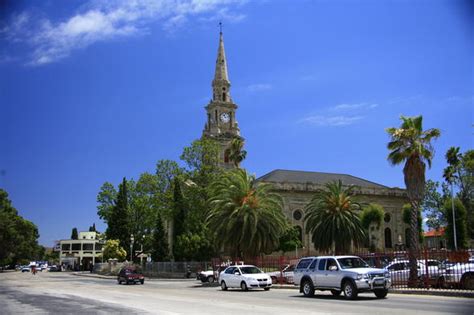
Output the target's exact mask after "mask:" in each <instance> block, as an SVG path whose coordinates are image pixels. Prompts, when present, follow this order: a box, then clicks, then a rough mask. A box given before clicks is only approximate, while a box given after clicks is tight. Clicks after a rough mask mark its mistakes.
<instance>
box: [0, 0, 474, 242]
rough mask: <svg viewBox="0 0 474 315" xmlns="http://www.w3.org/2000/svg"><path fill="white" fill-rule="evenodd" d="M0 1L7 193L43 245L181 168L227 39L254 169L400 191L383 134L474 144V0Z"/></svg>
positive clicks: (434, 173) (2, 162)
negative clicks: (146, 178)
mask: <svg viewBox="0 0 474 315" xmlns="http://www.w3.org/2000/svg"><path fill="white" fill-rule="evenodd" d="M2 3H3V4H1V5H0V119H1V124H0V132H1V134H2V135H3V139H4V141H2V146H1V150H0V170H3V171H2V172H0V187H2V188H4V189H6V190H7V191H8V193H9V194H10V198H11V199H12V201H13V204H14V206H15V207H16V208H17V209H18V210H19V211H20V214H21V215H23V216H24V217H25V218H27V219H29V220H32V221H33V222H35V223H36V224H37V225H38V226H39V230H40V234H41V237H40V242H41V243H42V244H44V245H47V246H51V245H52V244H53V241H54V240H56V239H61V238H68V237H69V236H70V232H71V229H72V228H73V227H77V228H78V229H79V230H83V229H87V228H88V227H89V226H90V225H91V224H92V223H93V222H95V223H96V224H97V226H98V228H99V229H100V230H105V225H104V224H103V223H102V222H101V221H100V220H99V218H98V217H97V215H96V212H97V210H96V206H97V204H96V196H97V192H98V190H99V187H100V186H101V185H102V183H104V182H105V181H110V182H112V183H114V184H117V183H118V182H119V181H120V180H121V178H122V177H123V176H126V177H127V178H135V179H137V178H138V176H139V175H140V174H141V173H143V172H145V171H148V172H154V169H155V164H156V162H157V161H158V160H159V159H174V160H178V159H179V155H180V153H181V151H182V148H183V147H184V146H186V145H189V144H190V143H191V141H193V140H194V139H196V138H199V137H200V136H201V132H202V129H203V127H204V123H205V119H206V115H205V110H204V106H205V105H206V104H207V102H208V101H209V99H210V96H211V80H212V77H213V71H214V65H215V58H216V53H217V45H218V26H217V24H218V22H219V21H220V20H222V22H223V24H224V40H225V47H226V55H227V61H228V65H229V76H230V79H231V83H232V88H231V93H232V96H233V99H234V101H235V102H236V103H237V104H238V105H239V109H238V112H237V120H238V122H239V125H240V129H241V133H242V135H243V136H244V137H245V138H246V149H247V151H248V157H247V160H246V161H245V163H244V167H246V168H247V169H248V170H249V171H250V172H252V173H255V174H256V175H257V176H261V175H264V174H265V173H267V172H269V171H271V170H273V169H277V168H279V169H294V170H308V171H323V172H334V173H347V174H351V175H355V176H359V177H363V178H366V179H368V180H371V181H375V182H378V183H381V184H384V185H387V186H397V187H403V186H404V183H403V176H402V167H401V166H399V167H392V166H390V165H389V164H388V162H387V161H386V156H387V149H386V143H387V141H388V137H387V135H386V133H385V131H384V128H386V127H390V126H398V125H399V116H400V115H401V114H403V115H408V116H412V115H419V114H422V115H423V117H424V127H425V128H434V127H435V128H439V129H441V132H442V137H441V138H440V139H439V140H438V141H436V142H435V149H436V155H435V158H434V161H433V167H432V169H431V170H429V171H428V173H427V177H428V178H430V179H434V180H440V179H441V173H442V169H443V168H444V167H445V161H444V153H445V152H446V150H447V149H448V148H449V147H450V146H460V147H461V150H462V151H465V150H467V149H472V148H473V127H472V125H473V108H474V106H473V105H474V92H473V87H474V82H473V81H474V78H473V70H474V67H473V52H474V47H473V38H474V37H473V35H474V34H473V29H474V25H473V21H474V19H473V17H474V15H473V12H474V9H473V5H472V2H468V1H436V0H431V1H401V0H400V1H388V0H387V1H368V0H367V1H356V0H352V1H349V0H348V1H305V0H300V1H283V0H281V1H239V0H227V1H225V0H222V1H221V0H206V1H197V0H195V1H190V0H182V1H161V0H157V1H145V0H137V1H133V2H132V1H115V2H112V3H111V2H107V3H106V2H104V1H42V2H40V1H6V2H2Z"/></svg>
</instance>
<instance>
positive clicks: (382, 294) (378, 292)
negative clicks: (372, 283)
mask: <svg viewBox="0 0 474 315" xmlns="http://www.w3.org/2000/svg"><path fill="white" fill-rule="evenodd" d="M374 293H375V296H376V297H377V298H379V299H383V298H384V297H386V296H387V293H388V290H387V289H380V290H375V291H374Z"/></svg>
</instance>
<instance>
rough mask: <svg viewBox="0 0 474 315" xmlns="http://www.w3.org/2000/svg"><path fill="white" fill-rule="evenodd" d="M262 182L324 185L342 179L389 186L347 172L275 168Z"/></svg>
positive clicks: (373, 186) (354, 182)
mask: <svg viewBox="0 0 474 315" xmlns="http://www.w3.org/2000/svg"><path fill="white" fill-rule="evenodd" d="M257 180H258V181H262V182H274V183H275V182H276V183H284V182H286V183H308V182H309V183H313V184H320V185H324V184H326V183H328V182H332V181H337V180H341V181H342V184H343V185H347V186H349V185H354V186H359V187H365V188H388V187H387V186H384V185H381V184H377V183H374V182H371V181H368V180H366V179H363V178H360V177H355V176H352V175H347V174H335V173H322V172H308V171H291V170H280V169H277V170H273V171H271V172H270V173H268V174H265V175H263V176H261V177H259V178H258V179H257Z"/></svg>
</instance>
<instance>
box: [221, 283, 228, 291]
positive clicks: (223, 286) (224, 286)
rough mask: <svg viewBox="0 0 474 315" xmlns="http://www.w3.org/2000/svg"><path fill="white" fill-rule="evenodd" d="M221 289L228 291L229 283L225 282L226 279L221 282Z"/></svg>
mask: <svg viewBox="0 0 474 315" xmlns="http://www.w3.org/2000/svg"><path fill="white" fill-rule="evenodd" d="M221 289H222V291H227V285H226V284H225V281H222V282H221Z"/></svg>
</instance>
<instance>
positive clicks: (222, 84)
mask: <svg viewBox="0 0 474 315" xmlns="http://www.w3.org/2000/svg"><path fill="white" fill-rule="evenodd" d="M221 27H222V25H221ZM236 110H237V104H235V103H234V102H233V100H232V98H231V97H230V81H229V75H228V73H227V59H226V56H225V50H224V38H223V35H222V28H221V31H220V33H219V48H218V49H217V60H216V69H215V73H214V79H213V80H212V99H211V101H210V102H209V104H208V105H207V106H206V113H207V122H206V124H205V125H204V130H203V132H202V135H203V137H206V138H211V139H214V140H216V141H217V142H218V143H219V144H220V161H219V165H220V166H222V167H225V168H232V167H233V163H232V162H231V161H230V160H229V158H228V153H226V152H228V149H229V148H230V143H231V142H232V140H233V139H234V138H239V139H242V140H243V138H242V137H241V136H240V130H239V125H238V123H237V119H236V117H235V113H236Z"/></svg>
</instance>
